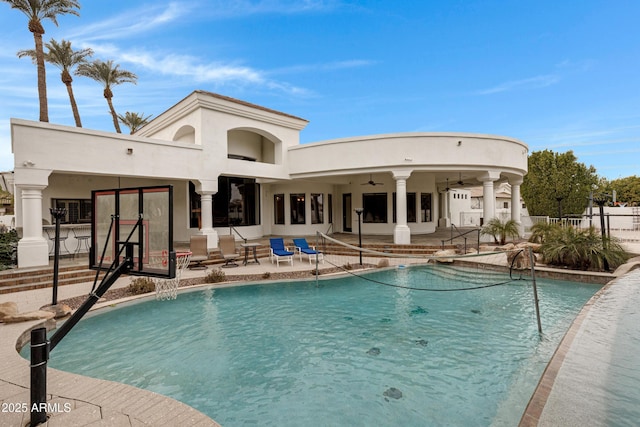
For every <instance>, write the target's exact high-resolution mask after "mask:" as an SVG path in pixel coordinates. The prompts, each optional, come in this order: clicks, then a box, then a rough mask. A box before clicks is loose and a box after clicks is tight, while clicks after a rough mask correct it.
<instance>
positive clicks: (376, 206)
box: [362, 193, 387, 223]
mask: <svg viewBox="0 0 640 427" xmlns="http://www.w3.org/2000/svg"><path fill="white" fill-rule="evenodd" d="M362 207H363V208H364V218H363V222H365V223H367V222H368V223H386V222H387V193H365V194H363V195H362Z"/></svg>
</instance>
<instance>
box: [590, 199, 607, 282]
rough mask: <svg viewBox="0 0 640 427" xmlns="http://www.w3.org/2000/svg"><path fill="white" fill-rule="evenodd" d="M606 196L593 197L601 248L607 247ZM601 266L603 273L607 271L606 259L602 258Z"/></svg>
mask: <svg viewBox="0 0 640 427" xmlns="http://www.w3.org/2000/svg"><path fill="white" fill-rule="evenodd" d="M606 196H607V195H605V194H601V195H599V196H598V197H594V199H593V201H594V202H596V203H597V204H598V210H599V212H600V234H601V235H602V248H603V249H605V248H606V247H607V230H606V229H605V225H604V204H605V203H606V202H607V197H606ZM602 264H603V267H604V269H605V271H609V261H607V257H603V258H602Z"/></svg>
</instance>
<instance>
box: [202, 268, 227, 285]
mask: <svg viewBox="0 0 640 427" xmlns="http://www.w3.org/2000/svg"><path fill="white" fill-rule="evenodd" d="M226 277H227V275H226V274H224V271H222V270H221V269H219V268H218V269H215V270H211V271H210V272H209V273H208V274H207V275H206V276H205V278H204V280H205V282H206V283H220V282H224V281H225V280H226Z"/></svg>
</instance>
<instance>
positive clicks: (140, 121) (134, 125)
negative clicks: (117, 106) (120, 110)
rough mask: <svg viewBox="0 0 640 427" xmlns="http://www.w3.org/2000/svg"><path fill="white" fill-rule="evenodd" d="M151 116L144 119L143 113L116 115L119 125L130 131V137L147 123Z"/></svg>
mask: <svg viewBox="0 0 640 427" xmlns="http://www.w3.org/2000/svg"><path fill="white" fill-rule="evenodd" d="M151 116H152V114H149V115H148V116H146V117H145V115H144V113H142V114H138V113H132V112H130V111H127V112H126V113H124V116H123V115H122V114H118V120H120V123H122V124H123V125H125V126H126V127H128V128H129V129H130V130H131V132H130V133H131V135H133V134H134V133H135V132H137V131H138V130H139V129H140V128H142V127H143V126H144V125H146V124H147V123H149V119H150V118H151Z"/></svg>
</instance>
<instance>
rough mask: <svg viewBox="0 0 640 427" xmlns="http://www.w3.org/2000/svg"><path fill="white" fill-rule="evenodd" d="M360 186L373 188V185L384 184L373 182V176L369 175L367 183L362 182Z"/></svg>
mask: <svg viewBox="0 0 640 427" xmlns="http://www.w3.org/2000/svg"><path fill="white" fill-rule="evenodd" d="M360 185H373V186H375V185H384V182H375V181H374V180H373V176H372V174H369V181H367V182H363V183H362V184H360Z"/></svg>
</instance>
